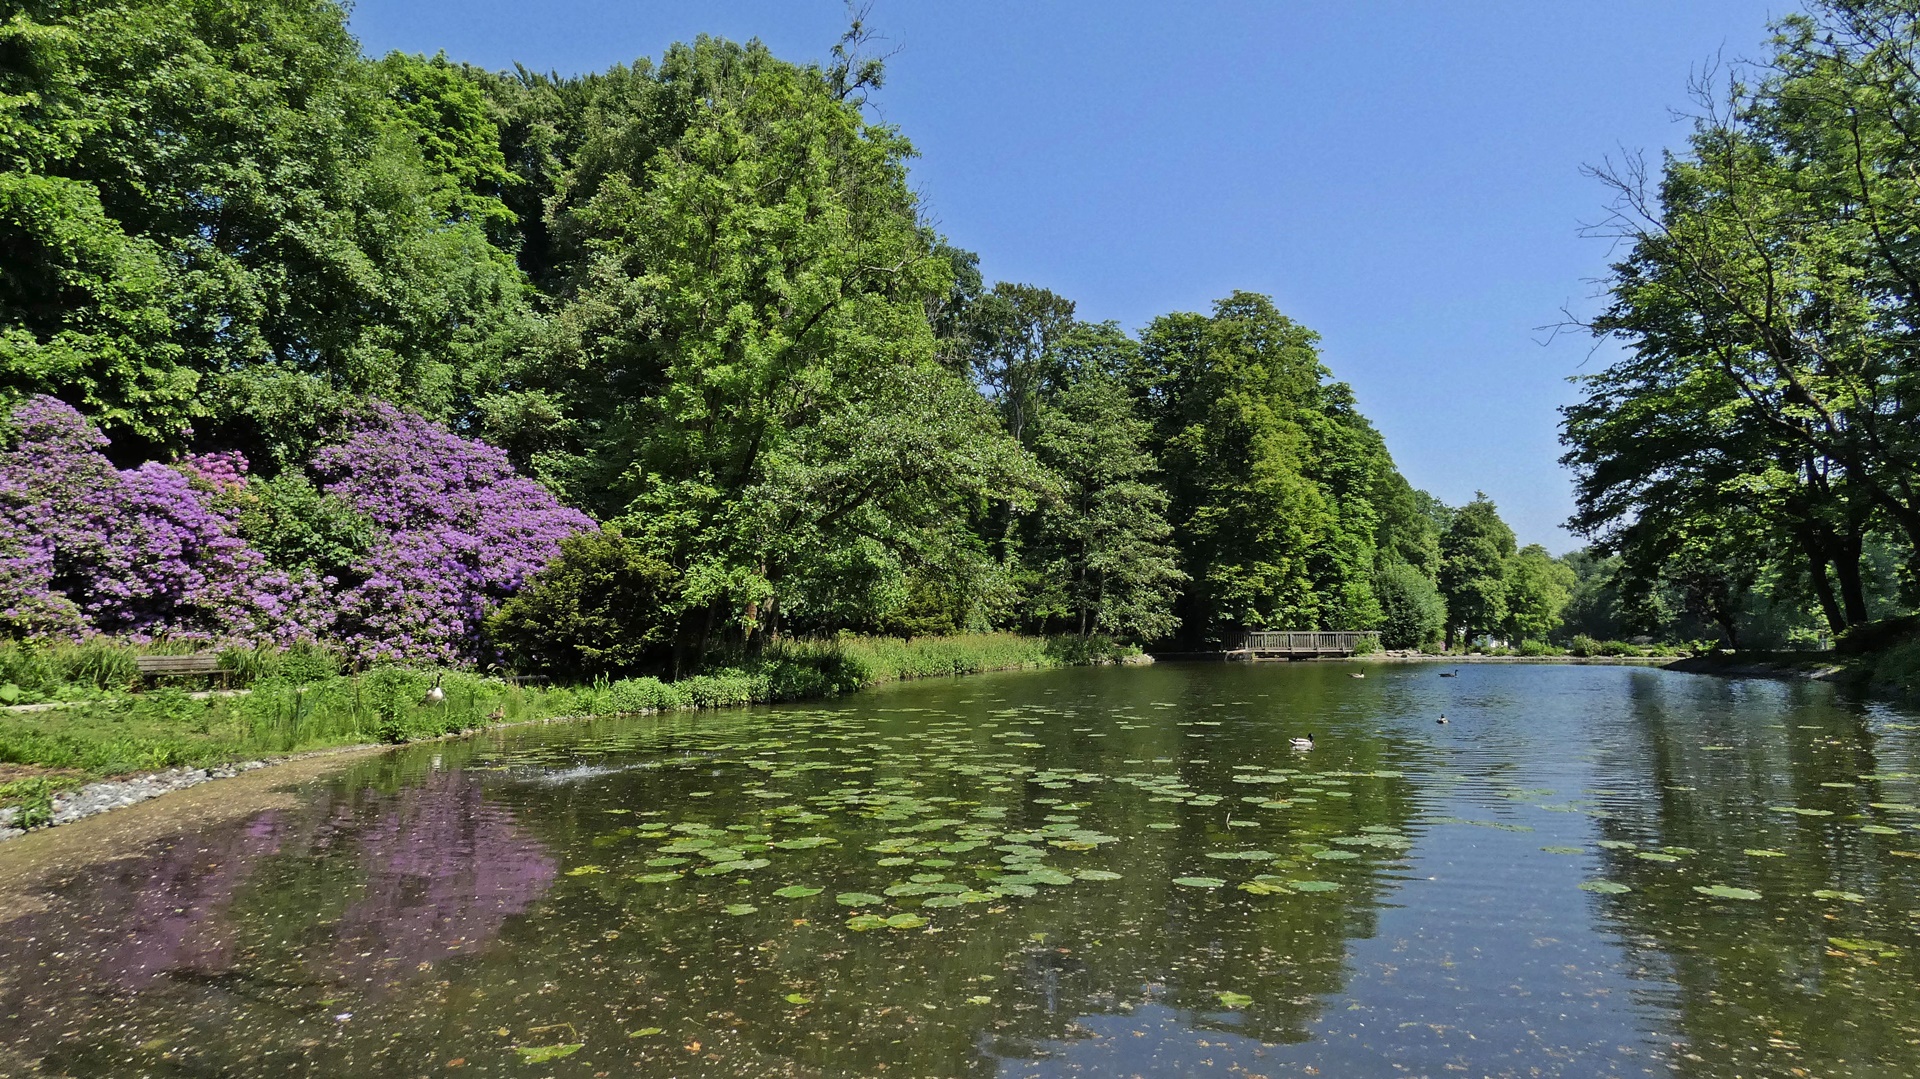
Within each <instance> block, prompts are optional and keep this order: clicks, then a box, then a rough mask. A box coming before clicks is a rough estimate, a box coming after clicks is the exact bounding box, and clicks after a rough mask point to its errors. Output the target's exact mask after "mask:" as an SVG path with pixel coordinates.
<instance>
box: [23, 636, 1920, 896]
mask: <svg viewBox="0 0 1920 1079" xmlns="http://www.w3.org/2000/svg"><path fill="white" fill-rule="evenodd" d="M1805 655H1807V656H1808V657H1813V656H1820V657H1830V656H1831V654H1830V653H1807V654H1805ZM1154 662H1184V663H1207V662H1214V663H1227V662H1251V661H1246V660H1236V659H1231V658H1229V657H1228V656H1227V655H1226V654H1225V653H1220V652H1211V653H1196V652H1185V653H1159V654H1158V655H1153V654H1141V655H1138V656H1134V657H1129V658H1128V659H1126V660H1123V661H1120V663H1118V664H1106V665H1122V666H1124V665H1132V664H1141V663H1154ZM1258 662H1270V663H1286V662H1293V663H1396V664H1415V663H1431V664H1441V665H1452V666H1468V665H1472V664H1489V663H1491V664H1526V663H1534V664H1556V665H1566V666H1616V667H1617V666H1633V667H1657V668H1660V669H1663V670H1671V671H1678V672H1681V673H1684V674H1703V675H1711V676H1715V677H1722V678H1772V679H1787V680H1802V681H1823V682H1832V683H1835V684H1841V685H1848V684H1851V685H1854V686H1857V687H1859V688H1863V689H1866V690H1868V691H1870V692H1874V693H1877V694H1881V695H1884V696H1888V697H1891V698H1893V699H1894V700H1900V701H1904V700H1909V699H1911V698H1910V697H1909V696H1908V695H1907V694H1905V693H1904V691H1903V690H1902V689H1901V687H1899V686H1895V685H1891V684H1885V683H1874V682H1872V681H1871V680H1869V679H1868V678H1866V677H1865V675H1864V674H1863V673H1862V672H1861V671H1859V670H1857V669H1855V668H1853V667H1850V666H1848V665H1846V664H1844V663H1840V662H1835V661H1834V660H1833V659H1832V658H1821V659H1819V660H1817V661H1816V660H1812V659H1810V658H1808V659H1803V658H1799V657H1798V656H1793V657H1791V658H1789V657H1778V658H1776V657H1771V656H1760V657H1746V658H1741V657H1733V656H1718V657H1715V656H1488V655H1465V656H1447V655H1432V654H1428V653H1400V652H1374V653H1370V654H1368V655H1364V656H1328V657H1319V658H1307V659H1298V660H1266V661H1258ZM1094 665H1096V666H1098V665H1102V664H1094ZM1034 669H1046V668H1043V667H1035V665H1033V664H1015V665H1010V666H1004V667H990V668H983V669H981V670H978V671H971V672H968V673H967V674H962V675H936V676H930V677H949V678H964V677H968V676H969V675H972V674H993V673H1002V672H1008V671H1021V670H1034ZM922 680H925V679H924V678H921V677H913V678H893V679H885V680H881V681H876V682H872V683H868V684H866V685H863V686H861V687H860V689H861V690H867V689H872V688H876V687H879V686H885V685H890V684H897V683H900V682H907V681H922ZM817 699H827V698H817ZM772 703H780V704H786V703H798V702H794V701H780V702H772ZM721 707H728V708H734V707H752V706H751V705H724V706H721ZM716 710H718V709H717V708H711V707H683V708H672V709H664V710H663V709H640V710H638V711H635V712H628V713H620V714H622V715H629V716H647V715H658V714H662V712H681V711H687V712H696V711H716ZM603 718H607V717H606V716H604V715H595V714H581V715H561V716H543V717H540V718H537V719H524V720H517V721H514V722H504V723H495V724H488V725H486V726H482V727H477V728H471V729H468V730H464V731H459V732H454V733H449V734H445V735H441V736H439V737H435V738H419V739H412V740H409V741H406V742H400V743H392V744H384V743H372V742H359V743H352V744H348V745H340V746H327V747H323V748H318V749H311V750H305V751H302V752H297V753H290V754H286V755H282V756H274V757H262V758H258V759H251V760H242V761H230V762H225V763H222V764H217V765H212V766H208V767H202V768H187V767H181V768H171V769H167V770H164V771H159V772H149V773H138V774H134V775H129V776H122V777H109V778H104V779H100V780H96V781H94V782H92V783H88V784H86V785H85V786H82V787H79V788H76V789H73V790H71V791H67V792H63V793H62V794H59V795H55V796H54V799H53V819H52V820H51V821H50V822H48V823H47V824H44V825H39V826H36V827H33V828H29V829H19V828H14V827H11V822H12V819H13V818H14V815H15V812H16V809H15V807H9V808H7V809H5V810H0V852H7V853H9V854H10V853H11V851H12V849H13V848H15V847H18V846H19V845H20V842H21V841H24V840H28V839H30V838H31V837H33V836H36V835H40V834H42V833H46V832H50V831H55V830H64V829H67V828H70V827H71V826H72V825H75V824H79V823H81V822H83V821H89V820H93V819H95V818H97V817H101V816H105V815H109V814H112V813H113V811H115V810H118V809H126V808H131V807H132V806H136V805H140V804H142V803H145V802H149V801H153V800H155V799H159V798H163V797H166V796H168V795H178V794H182V793H184V792H187V791H192V790H194V789H196V788H199V787H202V786H205V785H207V784H210V783H214V782H216V781H221V782H222V783H223V786H222V788H221V789H231V783H232V781H234V780H238V779H242V778H245V777H249V776H253V775H258V774H262V773H273V774H275V775H284V774H287V772H288V770H289V768H290V766H293V765H302V766H303V767H301V768H298V769H294V771H295V772H298V773H300V774H301V775H303V776H306V775H308V774H309V773H310V774H311V775H318V774H320V773H321V772H322V771H324V770H325V766H326V765H325V762H331V761H335V760H339V761H342V762H344V761H346V760H347V759H350V758H353V757H358V756H365V755H370V754H374V753H383V752H388V751H391V750H394V749H399V748H402V747H404V746H410V745H428V744H432V743H434V742H446V741H453V740H455V739H461V738H471V737H474V736H476V735H480V734H487V733H490V732H493V731H504V730H511V729H514V728H517V727H526V726H533V725H536V724H550V723H572V722H578V721H580V720H587V719H603ZM4 898H5V897H4V894H0V899H4Z"/></svg>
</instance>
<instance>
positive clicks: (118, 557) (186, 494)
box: [0, 397, 319, 640]
mask: <svg viewBox="0 0 1920 1079" xmlns="http://www.w3.org/2000/svg"><path fill="white" fill-rule="evenodd" d="M12 419H13V426H14V428H15V430H14V436H15V445H13V446H12V447H11V448H9V449H6V450H4V451H0V625H4V628H6V629H7V630H10V631H11V632H13V633H15V634H19V635H37V634H54V635H61V636H85V635H88V634H91V633H112V634H116V635H122V636H126V637H129V638H132V639H135V640H146V639H151V638H153V637H156V636H162V635H165V636H173V637H183V638H189V639H197V640H229V639H232V640H261V639H269V640H271V639H282V640H284V639H289V638H291V637H296V636H300V635H303V634H305V633H307V632H308V631H309V630H308V626H309V625H310V624H311V623H312V622H313V621H315V620H317V619H318V617H319V616H318V615H317V613H316V611H315V610H314V608H313V605H312V603H311V602H310V601H311V600H312V599H313V598H314V597H313V592H314V590H313V589H312V588H311V587H302V585H301V584H300V583H296V582H295V581H293V580H292V579H291V578H289V577H288V576H287V575H286V574H284V573H278V572H275V571H274V570H273V569H272V568H271V567H269V566H268V565H267V564H266V560H265V559H263V558H261V557H260V554H259V552H257V551H254V550H253V549H252V548H251V547H249V546H247V544H246V542H245V541H243V540H241V539H239V538H238V537H237V536H235V535H234V522H233V519H232V517H231V516H230V515H229V514H227V513H224V512H222V511H220V510H218V509H216V508H215V507H214V505H213V503H214V499H213V495H212V489H211V487H208V489H206V490H201V489H197V488H196V487H195V486H194V484H193V483H191V482H190V481H189V480H188V478H187V476H186V474H184V473H183V472H181V471H179V470H177V469H173V468H168V467H167V466H165V465H159V464H145V465H141V466H140V467H139V468H136V469H131V470H128V471H124V472H123V471H117V470H115V469H114V467H113V466H112V465H111V464H109V463H108V461H107V459H106V458H105V457H103V456H101V453H100V451H101V450H102V449H103V448H104V447H105V446H106V439H105V438H104V437H102V436H101V435H100V433H99V432H98V431H95V430H94V429H93V428H92V427H91V426H90V425H89V424H88V423H87V421H86V420H85V418H83V417H82V416H81V415H80V414H79V413H78V412H75V411H74V410H73V409H72V408H71V407H70V406H68V405H66V404H64V403H62V402H60V401H57V400H55V399H53V398H51V397H34V398H32V399H30V400H28V401H27V402H26V403H25V404H23V405H21V406H20V407H18V408H17V409H15V410H14V412H13V417H12Z"/></svg>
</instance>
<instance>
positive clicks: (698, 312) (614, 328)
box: [518, 38, 1044, 653]
mask: <svg viewBox="0 0 1920 1079" xmlns="http://www.w3.org/2000/svg"><path fill="white" fill-rule="evenodd" d="M590 89H591V90H592V93H591V94H589V95H588V97H587V99H586V101H585V103H584V107H585V108H586V110H587V111H588V113H589V115H590V116H592V117H594V122H593V123H592V124H589V125H587V132H588V134H587V136H586V138H585V141H584V143H583V144H582V145H581V147H580V149H579V151H578V153H577V161H578V164H577V165H575V167H574V168H573V169H571V170H570V171H569V173H568V174H567V176H566V178H565V179H564V181H563V182H562V184H561V185H560V189H559V190H560V194H559V195H558V196H556V198H554V199H553V200H550V202H549V204H548V210H547V213H548V217H549V233H550V235H551V236H552V237H555V238H556V239H557V240H558V241H559V243H560V244H561V246H560V248H559V251H558V254H559V255H560V257H561V259H562V261H563V262H571V263H572V265H573V270H572V272H571V274H570V276H569V277H568V279H567V281H566V284H565V286H564V288H563V289H562V291H561V294H560V295H559V297H557V300H556V303H557V306H556V310H555V312H554V315H553V332H552V333H551V335H550V337H549V339H548V341H547V343H546V345H545V347H544V348H542V349H541V350H539V351H538V352H537V353H535V354H534V355H533V356H532V357H531V358H530V361H529V362H528V363H527V364H525V365H524V366H523V368H522V369H521V370H520V372H519V373H518V379H519V380H520V381H521V382H522V383H523V384H525V385H528V386H532V387H538V388H539V389H540V390H541V393H542V395H543V399H544V400H546V401H549V402H553V403H555V404H556V405H557V407H558V409H559V411H560V412H561V415H562V424H561V428H562V432H563V434H564V441H563V442H561V443H559V444H555V445H549V446H547V447H544V448H541V449H539V450H538V451H537V452H535V453H534V454H533V455H532V459H533V460H534V461H535V463H536V465H537V466H538V467H539V468H540V469H541V471H542V472H543V474H544V475H545V476H546V478H548V479H549V481H550V482H552V483H554V484H556V485H558V486H560V487H561V488H562V489H564V490H567V491H569V492H570V493H571V494H572V495H573V497H575V498H576V499H579V500H580V501H582V502H584V503H587V504H590V505H594V506H596V507H598V508H599V509H600V510H601V512H602V513H604V514H607V515H609V516H614V517H616V518H618V519H620V520H621V521H622V522H623V527H624V529H625V532H626V534H627V535H628V536H629V538H630V539H632V540H633V541H635V542H637V543H640V544H641V545H642V547H643V549H644V550H647V551H648V552H649V553H650V554H652V555H653V556H655V557H657V558H659V559H660V560H661V561H663V562H664V563H666V564H667V565H669V566H670V567H671V568H672V569H673V570H674V571H675V573H676V574H677V575H678V577H677V579H678V581H679V582H680V584H679V587H680V590H681V595H680V602H681V603H682V605H683V611H684V621H683V624H682V626H681V634H680V643H681V646H682V651H683V653H685V652H688V651H689V650H691V651H698V650H699V649H701V648H703V647H704V643H705V642H706V641H708V640H710V639H712V638H713V637H714V635H715V634H716V633H718V632H719V631H721V630H723V629H724V630H728V631H730V632H731V631H735V630H737V631H740V632H744V633H748V634H753V633H757V632H761V631H765V630H770V629H772V628H773V627H774V626H776V625H777V624H778V620H779V619H780V618H781V617H783V615H801V614H804V612H805V611H806V609H807V605H808V604H809V602H812V601H814V600H815V599H816V598H824V597H822V596H821V595H820V593H819V590H818V589H817V588H815V587H813V585H814V584H817V583H819V582H821V581H822V580H823V579H826V578H831V577H832V576H833V575H834V574H835V573H841V572H844V573H847V574H853V575H856V576H857V575H858V574H859V573H881V574H882V576H885V575H886V574H888V573H895V572H897V571H898V568H899V566H900V565H901V564H902V560H907V561H911V560H912V559H914V558H917V557H920V556H921V555H923V554H925V553H926V552H928V551H930V550H932V547H931V546H930V545H928V544H926V543H925V542H923V541H924V540H925V535H924V533H923V532H922V531H920V530H919V529H918V527H917V526H920V525H923V524H926V523H927V522H930V521H931V522H943V521H952V520H956V519H959V520H964V519H965V516H966V506H967V505H969V504H970V503H971V502H972V501H977V500H980V499H990V498H991V499H1002V500H1011V501H1015V502H1018V501H1020V500H1022V499H1023V498H1025V497H1027V496H1026V495H1023V494H1022V493H1021V492H1022V491H1030V490H1037V489H1039V488H1041V487H1042V486H1044V484H1043V483H1042V480H1041V477H1040V475H1039V473H1038V471H1037V469H1035V467H1034V466H1033V464H1032V461H1031V458H1030V457H1029V456H1027V455H1026V454H1024V453H1022V452H1021V451H1020V450H1019V448H1018V447H1017V446H1016V445H1015V444H1013V443H1012V442H1011V441H1010V440H1009V439H1007V438H1006V437H1005V435H1004V434H1002V433H1001V432H1000V428H999V425H998V424H997V423H996V422H995V421H994V418H993V415H992V412H991V409H990V407H989V406H988V405H987V404H986V403H985V402H984V401H983V400H982V399H981V398H980V397H979V395H978V394H976V393H974V392H973V390H972V389H971V387H969V386H968V385H967V384H966V383H965V382H964V381H962V380H961V379H960V378H959V377H958V376H957V375H955V374H954V373H953V372H951V371H949V370H947V369H945V368H943V367H942V366H941V365H940V364H938V363H937V362H936V361H935V355H934V352H935V340H934V335H933V332H932V330H931V328H930V326H929V324H928V313H927V312H928V307H927V305H928V302H929V300H930V298H932V297H936V296H939V295H941V294H943V293H945V292H946V291H947V290H948V289H949V288H950V286H951V284H952V278H951V260H950V259H949V258H947V257H944V256H942V255H940V254H938V253H936V252H935V251H934V250H933V249H932V248H931V247H930V241H929V237H928V235H927V233H926V231H925V230H924V229H923V227H922V226H921V224H920V222H919V221H918V219H917V216H916V207H915V203H914V200H913V197H912V195H911V193H910V192H909V191H908V189H907V185H906V172H905V162H906V159H907V158H908V157H909V156H910V155H911V152H912V150H911V147H910V146H909V144H908V143H907V142H906V140H905V139H903V138H901V137H900V135H899V134H898V133H897V132H895V131H894V130H892V129H891V128H887V127H882V126H878V125H875V124H872V123H869V122H868V121H867V120H866V119H865V117H864V116H863V115H862V114H861V113H860V111H859V110H858V108H856V107H855V106H854V105H852V104H849V103H848V102H847V101H845V100H843V99H842V96H841V95H839V94H838V93H837V92H836V91H835V89H834V87H833V84H832V80H831V79H830V78H829V77H828V74H827V73H826V72H823V71H822V70H821V69H819V68H814V67H799V66H795V65H792V64H787V63H783V62H781V61H779V60H776V59H775V58H774V57H773V56H772V55H770V54H769V53H768V52H767V50H766V49H765V48H764V47H762V46H760V45H758V44H753V45H746V46H741V45H735V44H731V43H727V42H721V41H716V40H712V39H706V38H702V39H700V40H699V41H697V42H695V43H694V44H693V45H691V46H676V47H675V48H673V49H671V50H669V51H668V52H667V54H666V55H665V57H664V58H663V59H662V61H661V63H660V65H659V68H658V69H657V70H652V69H647V70H635V71H632V72H626V73H622V74H621V75H620V76H619V77H617V78H608V79H604V80H601V81H600V82H598V83H597V84H596V85H594V86H593V87H591V88H590ZM846 558H853V559H854V564H853V565H843V566H839V567H838V568H836V567H835V560H836V559H846ZM862 567H864V568H862ZM867 593H868V594H874V593H873V592H872V590H871V589H868V590H867ZM836 602H838V601H836Z"/></svg>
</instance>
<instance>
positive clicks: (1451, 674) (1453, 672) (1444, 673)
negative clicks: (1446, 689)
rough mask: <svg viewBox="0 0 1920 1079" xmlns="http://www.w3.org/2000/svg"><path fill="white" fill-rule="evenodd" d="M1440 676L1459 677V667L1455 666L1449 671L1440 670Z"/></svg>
mask: <svg viewBox="0 0 1920 1079" xmlns="http://www.w3.org/2000/svg"><path fill="white" fill-rule="evenodd" d="M1440 677H1442V678H1458V677H1460V668H1458V667H1455V668H1454V669H1453V670H1450V671H1441V672H1440Z"/></svg>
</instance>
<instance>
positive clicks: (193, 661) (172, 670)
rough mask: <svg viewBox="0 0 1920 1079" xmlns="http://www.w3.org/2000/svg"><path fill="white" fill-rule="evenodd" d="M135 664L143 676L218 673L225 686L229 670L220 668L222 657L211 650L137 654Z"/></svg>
mask: <svg viewBox="0 0 1920 1079" xmlns="http://www.w3.org/2000/svg"><path fill="white" fill-rule="evenodd" d="M133 662H134V666H135V667H137V668H139V671H140V677H142V678H169V677H172V678H180V677H191V676H193V675H202V674H217V675H219V676H220V685H221V687H222V688H225V686H226V684H227V672H226V671H224V670H221V669H220V657H219V656H217V655H214V654H213V653H211V652H206V653H202V654H200V655H197V656H135V657H134V660H133Z"/></svg>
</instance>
